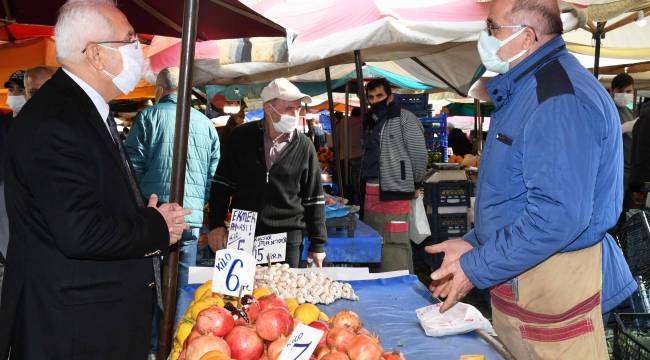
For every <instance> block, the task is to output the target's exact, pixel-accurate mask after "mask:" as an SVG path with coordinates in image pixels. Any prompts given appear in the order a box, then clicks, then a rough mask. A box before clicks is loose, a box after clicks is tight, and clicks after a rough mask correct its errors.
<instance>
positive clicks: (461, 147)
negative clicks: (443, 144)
mask: <svg viewBox="0 0 650 360" xmlns="http://www.w3.org/2000/svg"><path fill="white" fill-rule="evenodd" d="M447 133H448V136H449V138H448V140H447V144H448V145H449V147H450V148H451V149H452V150H453V151H454V155H458V156H465V155H467V154H471V153H472V142H471V141H469V139H468V138H467V135H465V133H464V132H463V130H461V129H457V128H456V127H455V126H454V125H453V124H451V123H447Z"/></svg>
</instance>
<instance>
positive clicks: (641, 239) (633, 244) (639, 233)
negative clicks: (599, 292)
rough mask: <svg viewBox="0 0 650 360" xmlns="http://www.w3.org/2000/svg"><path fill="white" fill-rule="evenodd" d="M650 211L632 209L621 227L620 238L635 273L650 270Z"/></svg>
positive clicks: (631, 269) (644, 272)
mask: <svg viewBox="0 0 650 360" xmlns="http://www.w3.org/2000/svg"><path fill="white" fill-rule="evenodd" d="M649 220H650V211H643V210H636V211H634V210H632V211H630V212H628V219H627V220H626V221H625V224H624V225H623V227H622V228H621V231H620V234H619V240H620V243H621V247H622V248H623V253H624V254H625V258H626V259H627V263H628V265H629V266H630V271H632V273H633V274H635V275H637V274H647V273H648V272H650V222H649Z"/></svg>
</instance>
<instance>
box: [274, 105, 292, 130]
mask: <svg viewBox="0 0 650 360" xmlns="http://www.w3.org/2000/svg"><path fill="white" fill-rule="evenodd" d="M269 106H270V107H271V109H273V111H275V113H276V114H278V115H280V121H278V122H275V121H272V123H273V128H274V129H275V131H277V132H279V133H283V134H284V133H290V132H292V131H294V130H295V129H296V127H298V117H296V116H291V115H287V114H280V112H279V111H278V110H276V109H275V107H273V105H271V104H269Z"/></svg>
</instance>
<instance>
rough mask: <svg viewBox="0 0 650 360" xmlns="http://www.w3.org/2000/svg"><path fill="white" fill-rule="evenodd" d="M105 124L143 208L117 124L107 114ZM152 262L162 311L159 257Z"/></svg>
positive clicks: (134, 192) (137, 200) (136, 198)
mask: <svg viewBox="0 0 650 360" xmlns="http://www.w3.org/2000/svg"><path fill="white" fill-rule="evenodd" d="M106 123H107V124H108V129H109V131H110V133H111V137H112V138H113V141H114V142H115V143H116V144H117V149H118V150H119V153H120V159H122V167H124V171H126V175H127V178H128V180H129V181H128V182H129V187H130V188H131V191H132V192H133V195H134V196H135V201H136V202H137V203H138V206H139V207H141V208H143V207H145V203H144V198H143V197H142V194H141V193H140V188H139V187H138V184H137V183H136V181H135V176H133V172H132V171H131V165H129V160H128V157H127V155H126V151H125V150H124V145H123V144H122V141H121V140H120V135H119V134H118V132H117V124H116V123H115V119H113V117H112V116H111V115H110V114H109V115H108V118H107V119H106ZM152 260H153V275H154V279H155V282H156V302H157V303H158V306H159V307H160V308H161V309H162V308H163V303H162V286H161V285H162V281H161V273H160V257H159V256H158V255H153V256H152Z"/></svg>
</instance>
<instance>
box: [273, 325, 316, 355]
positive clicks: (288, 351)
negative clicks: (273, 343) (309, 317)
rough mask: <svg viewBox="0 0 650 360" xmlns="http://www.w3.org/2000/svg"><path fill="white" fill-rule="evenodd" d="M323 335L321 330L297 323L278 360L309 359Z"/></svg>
mask: <svg viewBox="0 0 650 360" xmlns="http://www.w3.org/2000/svg"><path fill="white" fill-rule="evenodd" d="M321 337H323V331H322V330H319V329H316V328H313V327H311V326H307V325H305V324H302V323H298V326H296V327H295V328H294V329H293V332H292V333H291V336H290V337H289V341H287V345H285V346H284V349H282V352H281V353H280V357H279V358H278V360H309V358H310V357H311V354H313V353H314V350H316V346H318V343H319V342H320V339H321Z"/></svg>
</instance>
